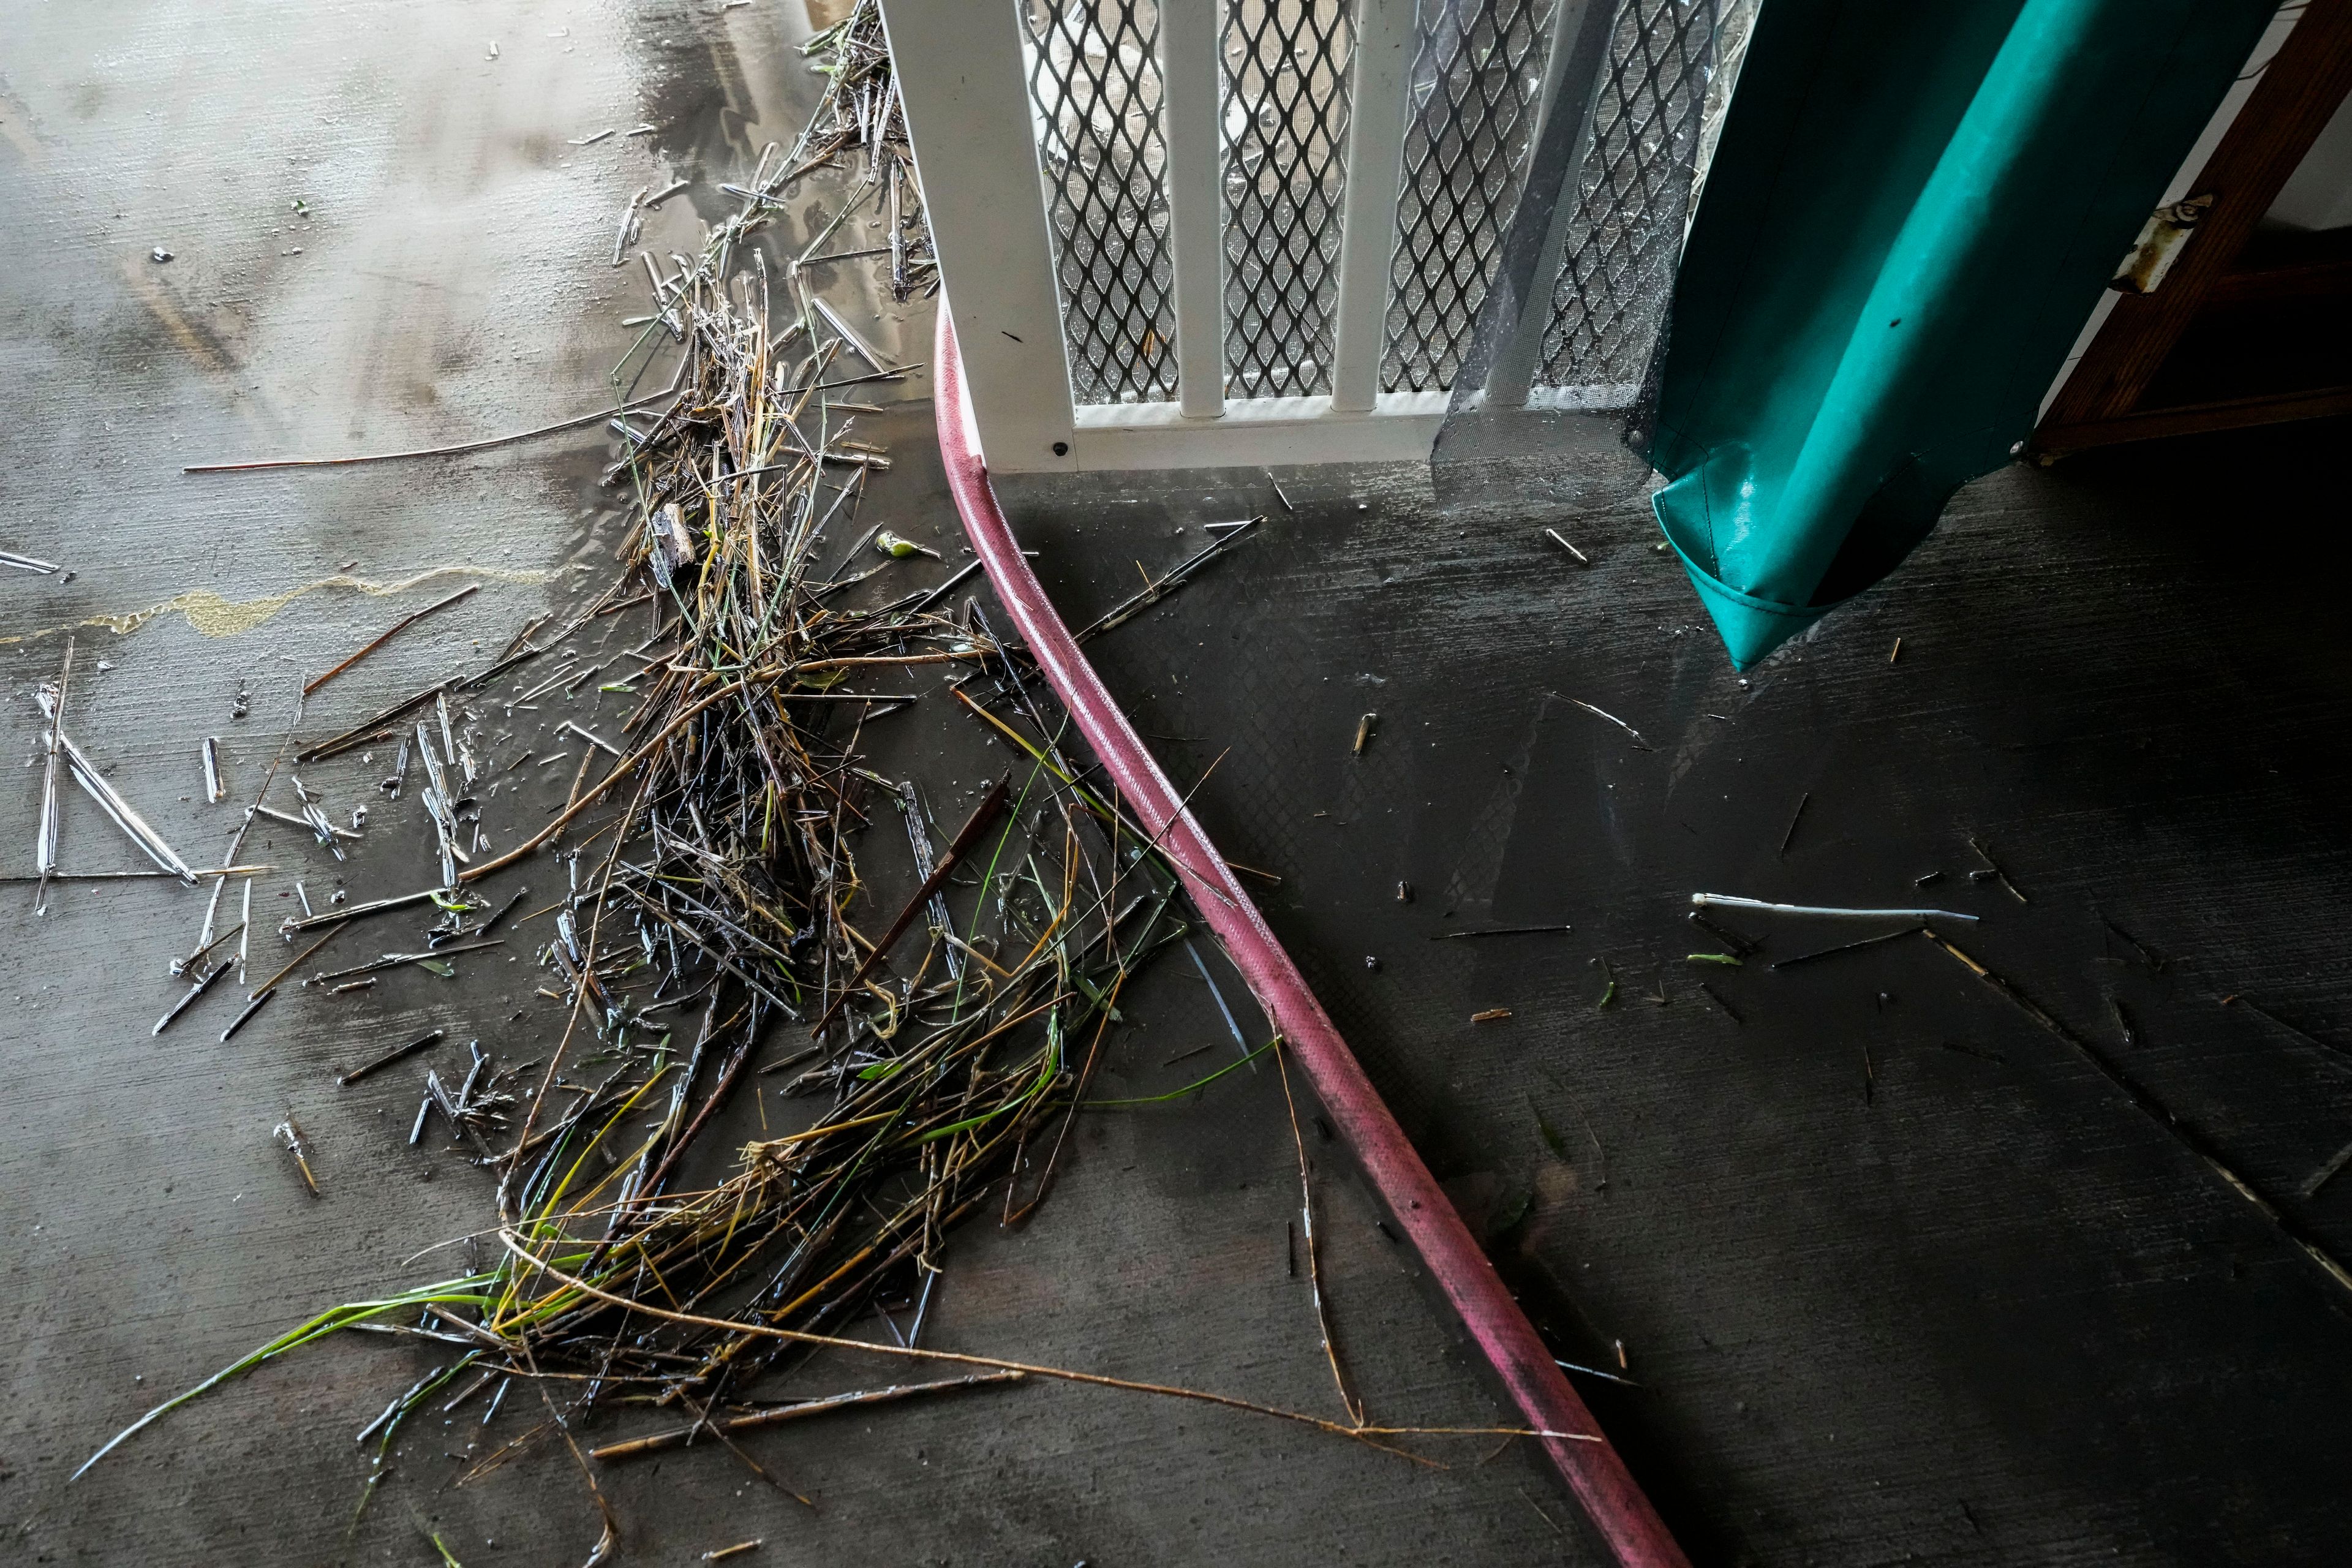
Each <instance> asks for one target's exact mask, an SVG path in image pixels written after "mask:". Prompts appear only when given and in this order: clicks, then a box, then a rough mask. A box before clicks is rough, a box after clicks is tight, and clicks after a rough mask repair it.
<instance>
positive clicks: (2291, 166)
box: [2030, 0, 2352, 461]
mask: <svg viewBox="0 0 2352 1568" xmlns="http://www.w3.org/2000/svg"><path fill="white" fill-rule="evenodd" d="M2347 93H2352V0H2310V4H2309V5H2308V6H2307V7H2306V8H2305V11H2304V14H2303V16H2301V18H2300V19H2298V20H2297V21H2296V23H2295V25H2294V27H2293V28H2292V29H2290V30H2289V31H2288V33H2287V36H2286V37H2285V39H2284V41H2283V42H2282V43H2281V44H2280V46H2279V48H2278V51H2277V53H2276V54H2274V55H2273V57H2272V58H2271V60H2270V62H2269V64H2268V65H2267V66H2266V67H2265V68H2264V69H2263V78H2262V80H2261V81H2260V82H2258V83H2256V84H2255V86H2254V89H2253V91H2252V94H2251V95H2249V96H2248V98H2247V100H2246V102H2245V105H2244V107H2243V108H2242V109H2241V110H2239V113H2238V116H2237V118H2236V119H2235V120H2234V121H2231V125H2230V128H2229V130H2228V131H2227V132H2224V133H2223V134H2222V137H2221V143H2220V145H2218V146H2217V147H2215V148H2214V150H2213V153H2212V155H2211V156H2210V157H2209V158H2208V159H2207V160H2206V161H2205V166H2204V168H2203V169H2202V170H2201V171H2200V173H2199V174H2198V176H2197V179H2196V181H2195V182H2194V183H2193V184H2191V186H2190V187H2189V195H2190V196H2192V197H2193V196H2203V195H2210V196H2212V197H2213V205H2212V206H2211V208H2210V209H2209V210H2208V211H2207V213H2206V214H2205V216H2204V217H2203V219H2202V221H2200V223H2199V224H2198V226H2197V228H2196V230H2195V231H2194V233H2193V234H2192V235H2191V236H2190V237H2189V242H2188V243H2187V245H2186V246H2185V247H2183V248H2182V250H2181V252H2180V256H2179V260H2178V261H2177V262H2176V263H2175V264H2174V265H2173V267H2172V268H2171V270H2170V272H2169V273H2168V274H2167V275H2166V276H2165V278H2164V279H2163V281H2162V282H2161V283H2160V284H2159V285H2158V288H2157V289H2155V291H2154V292H2152V293H2147V294H2124V295H2121V296H2120V297H2119V298H2117V299H2116V302H2115V307H2114V309H2113V310H2111V311H2109V313H2108V315H2107V319H2106V320H2105V321H2104V322H2103V323H2101V325H2100V327H2099V331H2098V332H2097V334H2096V335H2095V337H2094V338H2093V339H2092V340H2091V344H2090V347H2089V348H2088V349H2086V350H2085V351H2084V354H2083V357H2082V358H2081V360H2079V361H2078V362H2077V363H2075V365H2074V371H2073V373H2072V374H2069V375H2068V376H2067V378H2066V381H2065V384H2064V385H2063V386H2061V387H2060V388H2059V390H2058V395H2057V396H2056V397H2055V398H2053V399H2052V400H2051V404H2050V407H2049V409H2048V411H2047V412H2045V413H2044V414H2043V415H2042V421H2041V424H2040V425H2039V426H2037V427H2036V429H2035V431H2034V433H2033V438H2032V442H2031V443H2030V446H2031V449H2032V452H2033V453H2034V454H2035V455H2036V456H2037V457H2039V458H2042V459H2043V460H2045V461H2048V460H2053V459H2055V458H2061V457H2063V456H2065V455H2066V454H2067V453H2069V452H2077V451H2081V450H2083V449H2084V448H2086V447H2102V446H2109V445H2113V444H2115V443H2117V442H2123V441H2143V440H2151V439H2154V438H2156V437H2163V436H2177V435H2184V434H2188V433H2190V432H2193V431H2200V430H2220V429H2230V428H2235V427H2240V426H2249V425H2266V424H2272V423H2274V422H2277V421H2281V420H2287V419H2308V418H2315V417H2320V416H2326V415H2331V414H2343V413H2352V370H2347V381H2346V384H2343V385H2340V386H2332V387H2324V388H2319V389H2316V390H2301V391H2296V392H2294V393H2284V394H2280V395H2264V396H2254V397H2238V398H2231V399H2229V400H2227V401H2223V402H2216V403H2205V404H2191V405H2173V406H2169V407H2156V408H2149V407H2145V406H2143V405H2142V404H2143V399H2144V398H2145V396H2146V395H2147V389H2148V385H2149V384H2150V383H2151V382H2152V381H2154V380H2155V378H2156V375H2157V373H2158V371H2159V370H2161V369H2162V368H2163V366H2164V363H2165V361H2166V359H2167V358H2168V356H2169V355H2170V354H2171V353H2172V351H2173V349H2174V347H2175V346H2176V345H2177V344H2178V343H2179V341H2180V338H2181V335H2182V334H2183V333H2184V332H2186V331H2188V330H2189V325H2190V323H2191V322H2193V321H2195V320H2196V318H2197V316H2198V313H2199V312H2200V310H2203V309H2204V308H2205V307H2206V306H2207V305H2208V304H2209V303H2210V302H2212V301H2213V300H2215V299H2216V298H2218V297H2223V296H2226V295H2228V294H2229V293H2231V291H2233V290H2237V291H2242V290H2243V289H2244V288H2245V286H2246V285H2245V279H2244V278H2243V276H2242V275H2241V274H2239V273H2238V271H2237V267H2238V261H2239V258H2240V255H2241V253H2242V252H2243V250H2244V249H2245V247H2246V242H2247V240H2249V239H2250V238H2252V236H2253V234H2254V230H2255V226H2256V225H2258V224H2259V223H2260V222H2261V221H2262V218H2263V214H2265V213H2267V212H2268V211H2270V209H2271V205H2272V204H2273V202H2275V201H2276V200H2277V199H2278V195H2279V192H2280V191H2281V190H2282V189H2283V188H2284V186H2285V184H2286V183H2287V180H2288V179H2289V178H2290V177H2291V176H2292V175H2293V174H2294V171H2295V168H2296V166H2297V165H2298V164H2300V163H2302V162H2303V159H2304V155H2305V153H2308V152H2309V151H2310V150H2311V145H2312V143H2313V142H2315V141H2316V140H2317V139H2318V137H2319V133H2320V132H2322V131H2323V130H2325V129H2326V125H2327V122H2328V121H2329V120H2330V119H2332V118H2333V117H2334V116H2335V114H2336V109H2337V108H2338V106H2340V105H2341V104H2342V103H2343V102H2344V100H2345V98H2346V96H2347Z"/></svg>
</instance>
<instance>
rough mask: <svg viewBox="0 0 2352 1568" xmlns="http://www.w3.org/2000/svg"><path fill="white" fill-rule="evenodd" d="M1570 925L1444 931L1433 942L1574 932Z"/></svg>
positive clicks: (1481, 927) (1489, 927)
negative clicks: (1473, 937)
mask: <svg viewBox="0 0 2352 1568" xmlns="http://www.w3.org/2000/svg"><path fill="white" fill-rule="evenodd" d="M1575 929H1576V928H1575V927H1574V926H1570V925H1558V926H1479V927H1477V928H1476V929H1475V930H1471V931H1439V932H1437V933H1436V934H1435V935H1433V936H1432V937H1431V938H1430V939H1429V940H1430V941H1432V942H1453V941H1456V940H1458V939H1460V938H1463V937H1472V936H1536V935H1539V934H1541V933H1544V932H1547V931H1574V930H1575Z"/></svg>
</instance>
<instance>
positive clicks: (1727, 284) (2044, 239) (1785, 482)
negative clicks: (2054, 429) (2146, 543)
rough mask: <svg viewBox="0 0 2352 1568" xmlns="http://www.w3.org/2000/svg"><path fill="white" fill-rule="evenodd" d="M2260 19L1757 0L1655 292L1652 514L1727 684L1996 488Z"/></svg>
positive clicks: (2128, 6) (2060, 3)
mask: <svg viewBox="0 0 2352 1568" xmlns="http://www.w3.org/2000/svg"><path fill="white" fill-rule="evenodd" d="M2275 9H2276V6H2275V0H1904V3H1903V4H1901V5H1880V4H1865V3H1863V0H1765V4H1764V5H1762V7H1761V8H1760V11H1759V16H1758V20H1757V24H1756V31H1755V35H1754V37H1753V40H1752V42H1751V43H1750V45H1749V47H1748V56H1747V59H1746V62H1745V64H1744V66H1743V67H1742V68H1741V71H1740V77H1739V83H1738V92H1737V93H1736V94H1735V95H1734V97H1733V99H1732V103H1731V107H1730V110H1729V112H1728V115H1727V119H1726V121H1725V123H1724V130H1723V135H1722V139H1721V142H1720V144H1719V145H1718V147H1717V151H1716V154H1715V158H1714V161H1713V163H1712V166H1711V167H1710V169H1709V172H1708V175H1707V181H1706V193H1705V195H1704V197H1703V199H1702V200H1701V203H1700V205H1699V210H1698V215H1697V219H1696V223H1695V224H1694V225H1693V226H1692V231H1691V236H1690V241H1689V245H1688V247H1686V249H1685V255H1684V258H1683V263H1682V268H1681V270H1680V273H1679V274H1678V276H1677V278H1676V279H1675V309H1674V315H1673V318H1672V321H1673V337H1672V340H1671V342H1670V343H1669V344H1668V346H1667V349H1666V353H1665V359H1664V364H1663V366H1662V367H1661V372H1660V375H1659V380H1658V400H1657V409H1656V424H1655V426H1654V433H1653V435H1652V437H1651V439H1650V447H1649V457H1650V460H1651V462H1652V463H1653V464H1654V466H1655V467H1656V468H1657V469H1658V470H1659V471H1660V472H1661V473H1662V474H1664V476H1665V477H1666V479H1668V480H1669V481H1670V482H1669V483H1668V484H1667V485H1666V486H1665V487H1664V489H1661V490H1659V491H1658V492H1657V494H1656V495H1655V497H1654V501H1653V504H1654V506H1655V508H1656V510H1657V515H1658V521H1659V523H1660V524H1661V525H1662V526H1663V527H1664V530H1665V534H1666V538H1667V539H1668V540H1669V541H1671V542H1673V544H1674V547H1675V550H1676V551H1677V552H1679V553H1680V554H1681V556H1682V559H1683V564H1684V566H1685V568H1686V569H1687V570H1688V571H1689V573H1690V577H1691V582H1692V583H1693V584H1695V585H1696V587H1697V589H1698V592H1699V597H1700V599H1701V600H1702V601H1703V602H1704V603H1705V604H1706V608H1707V611H1708V613H1709V614H1710V615H1711V616H1714V618H1715V623H1716V626H1717V628H1718V629H1719V630H1720V631H1721V632H1722V634H1723V639H1724V643H1725V645H1726V646H1727V647H1728V648H1729V650H1730V653H1731V658H1732V662H1733V663H1734V664H1735V665H1737V666H1738V667H1739V668H1743V669H1745V668H1748V666H1750V665H1752V664H1754V663H1755V662H1756V661H1757V660H1758V659H1759V658H1763V657H1764V656H1765V655H1766V654H1768V653H1769V652H1771V651H1772V649H1774V648H1775V647H1779V646H1780V644H1781V643H1782V642H1784V641H1786V640H1787V639H1788V638H1789V637H1792V636H1794V635H1795V634H1797V633H1799V632H1801V631H1802V630H1804V629H1805V628H1806V627H1807V626H1810V625H1811V624H1812V623H1813V622H1814V621H1816V620H1818V619H1820V618H1821V616H1822V615H1824V614H1825V613H1827V612H1828V611H1829V610H1830V609H1832V607H1834V606H1835V605H1837V604H1839V603H1840V602H1841V601H1843V600H1844V599H1847V598H1850V597H1852V596H1853V595H1855V594H1858V593H1860V592H1862V591H1863V590H1864V589H1865V588H1868V587H1869V586H1871V585H1872V584H1874V583H1876V582H1877V581H1878V580H1879V579H1880V578H1882V577H1884V576H1885V575H1886V574H1887V573H1889V572H1891V571H1893V570H1894V569H1895V566H1896V565H1898V564H1899V563H1901V562H1902V560H1903V558H1904V557H1905V556H1906V555H1907V554H1909V553H1910V552H1911V550H1912V548H1913V547H1914V546H1916V544H1918V542H1920V541H1921V540H1923V539H1925V538H1926V537H1927V533H1928V531H1929V530H1931V529H1932V528H1933V527H1934V526H1935V523H1936V519H1937V516H1938V515H1939V514H1940V513H1941V512H1942V510H1943V509H1944V503H1945V502H1946V501H1947V500H1949V499H1950V498H1951V495H1952V492H1953V491H1954V490H1956V489H1958V488H1959V487H1960V485H1962V484H1963V483H1965V482H1966V481H1967V480H1969V479H1973V478H1974V477H1976V476H1977V475H1979V474H1981V473H1985V472H1988V471H1989V470H1990V469H1992V468H1998V467H1999V466H2000V464H2001V463H2002V462H2004V461H2005V460H2007V458H2008V457H2009V456H2010V453H2011V447H2013V446H2014V444H2015V443H2017V442H2018V441H2020V440H2022V439H2023V438H2024V437H2026V436H2027V435H2028V434H2029V433H2030V432H2031V431H2032V426H2033V420H2034V416H2035V412H2036V408H2037V405H2039V403H2040V400H2041V397H2042V393H2043V392H2044V391H2045V390H2047V388H2048V387H2049V384H2050V383H2051V380H2052V378H2053V376H2054V375H2055V374H2057V371H2058V368H2059V366H2060V364H2061V363H2063V360H2064V358H2065V355H2066V351H2067V349H2068V348H2069V347H2070V346H2071V345H2072V344H2073V342H2074V338H2075V336H2076V335H2077V334H2078V333H2079V331H2081V329H2082V326H2083V323H2084V321H2085V320H2086V319H2087V318H2088V316H2089V314H2090V312H2091V310H2092V308H2093V306H2094V305H2095V303H2096V302H2097V300H2098V297H2099V291H2100V289H2102V288H2103V287H2105V283H2106V280H2107V279H2108V278H2109V276H2110V275H2112V273H2113V272H2114V270H2115V268H2116V262H2117V260H2118V259H2119V258H2121V257H2122V256H2123V255H2124V253H2125V252H2126V250H2128V249H2129V248H2130V246H2131V243H2132V240H2133V237H2134V236H2135V235H2136V234H2137V232H2138V230H2139V228H2140V226H2141V225H2142V224H2143V223H2144V222H2145V221H2146V220H2147V215H2148V213H2149V212H2150V211H2151V210H2152V209H2153V208H2154V207H2155V205H2157V203H2158V200H2159V199H2160V198H2161V196H2162V195H2163V194H2164V187H2165V185H2166V184H2167V182H2168V181H2169V180H2170V179H2171V178H2172V176H2173V174H2174V173H2175V171H2176V170H2178V169H2179V166H2180V163H2181V161H2182V159H2183V158H2185V157H2186V156H2187V155H2188V153H2189V149H2190V148H2191V146H2192V145H2193V144H2194V143H2195V142H2196V139H2197V136H2198V134H2199V132H2201V131H2202V130H2203V129H2204V127H2205V125H2206V123H2207V122H2208V121H2210V119H2211V117H2212V114H2213V111H2214V110H2215V109H2216V108H2217V107H2218V106H2219V105H2220V103H2221V100H2222V98H2223V96H2224V95H2225V94H2226V93H2227V92H2228V90H2229V87H2230V84H2231V81H2232V80H2233V79H2236V77H2237V76H2238V74H2239V72H2240V71H2241V69H2242V68H2243V67H2244V65H2245V61H2246V58H2247V55H2248V52H2249V51H2250V50H2251V49H2252V47H2253V46H2254V43H2255V40H2256V39H2257V38H2258V37H2260V36H2261V34H2262V32H2263V27H2264V26H2266V25H2267V24H2268V22H2269V20H2270V18H2271V16H2272V14H2273V11H2274V10H2275Z"/></svg>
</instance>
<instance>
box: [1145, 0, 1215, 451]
mask: <svg viewBox="0 0 2352 1568" xmlns="http://www.w3.org/2000/svg"><path fill="white" fill-rule="evenodd" d="M1223 16H1224V0H1160V90H1161V98H1160V127H1161V132H1162V134H1163V135H1164V136H1165V138H1166V140H1167V146H1168V167H1167V179H1168V227H1169V233H1170V237H1171V240H1172V242H1173V243H1172V245H1171V249H1172V250H1173V251H1174V254H1175V266H1176V399H1177V401H1178V402H1179V403H1180V404H1181V405H1183V409H1184V414H1185V416H1186V417H1187V418H1192V419H1214V418H1215V417H1217V416H1219V415H1221V414H1223V412H1224V411H1225V301H1224V293H1225V234H1224V226H1225V210H1224V199H1223V170H1222V168H1221V167H1220V166H1219V165H1220V162H1221V158H1222V153H1223V147H1222V142H1223V134H1222V131H1223V127H1222V126H1221V125H1220V123H1219V120H1218V116H1219V114H1220V113H1221V108H1220V105H1219V103H1218V97H1219V94H1218V90H1217V88H1218V83H1217V78H1218V74H1219V73H1218V68H1217V35H1218V33H1219V31H1220V30H1221V29H1220V26H1219V24H1220V23H1221V22H1222V21H1223Z"/></svg>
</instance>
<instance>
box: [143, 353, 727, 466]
mask: <svg viewBox="0 0 2352 1568" xmlns="http://www.w3.org/2000/svg"><path fill="white" fill-rule="evenodd" d="M685 379H686V362H683V361H681V362H680V363H679V364H678V372H677V377H676V378H675V379H674V380H673V381H672V382H671V383H670V385H669V388H668V390H667V391H665V392H656V393H655V394H654V395H652V396H650V397H640V398H638V399H637V400H636V401H635V402H634V403H624V404H622V405H620V406H619V407H618V408H617V409H614V408H602V409H599V410H597V411H596V412H595V413H593V414H583V415H581V416H579V417H577V418H575V419H559V420H557V421H556V422H555V423H554V424H552V425H541V426H538V427H536V428H535V429H530V430H517V431H515V432H514V433H513V434H511V435H507V436H490V437H484V438H483V439H481V440H479V441H459V442H457V443H455V444H454V445H451V446H447V447H410V448H409V449H407V450H406V451H400V452H366V453H362V454H359V455H356V456H353V457H348V458H255V459H253V460H252V461H249V462H243V463H189V464H186V465H184V467H182V468H181V469H180V472H182V473H184V474H248V473H254V472H257V471H258V470H260V469H263V468H349V467H351V466H352V465H354V464H358V463H393V462H398V461H400V460H401V459H403V458H457V457H462V456H464V455H465V454H466V453H467V452H487V451H488V450H489V449H490V448H491V447H508V446H512V445H513V444H514V443H515V442H517V441H529V440H530V439H532V438H533V437H540V436H552V435H555V434H557V433H558V432H560V431H564V430H577V429H579V428H580V427H581V426H584V425H601V424H603V423H604V421H605V420H607V419H610V418H612V417H613V416H614V415H615V414H616V413H617V414H627V413H630V412H633V411H634V410H636V409H639V408H648V407H651V406H652V405H655V404H656V403H659V402H660V401H662V399H664V398H666V397H673V396H676V395H677V389H678V386H679V384H681V383H683V382H684V381H685Z"/></svg>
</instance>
